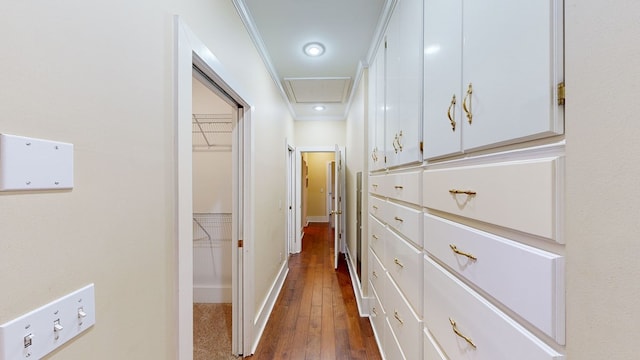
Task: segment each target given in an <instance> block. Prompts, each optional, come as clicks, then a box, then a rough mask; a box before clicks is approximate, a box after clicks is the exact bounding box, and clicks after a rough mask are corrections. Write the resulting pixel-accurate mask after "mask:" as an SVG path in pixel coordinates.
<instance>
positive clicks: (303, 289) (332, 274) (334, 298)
mask: <svg viewBox="0 0 640 360" xmlns="http://www.w3.org/2000/svg"><path fill="white" fill-rule="evenodd" d="M332 254H333V233H332V231H331V229H330V228H329V226H328V224H326V223H311V224H310V225H309V226H308V227H306V228H305V235H304V239H303V242H302V252H301V253H299V254H296V255H292V256H291V257H290V258H289V275H288V276H287V279H286V281H285V283H284V285H283V288H282V291H281V293H280V296H279V297H278V300H277V302H276V305H275V307H274V309H273V312H272V313H271V316H270V318H269V321H268V322H267V326H266V328H265V331H264V334H263V335H262V339H261V341H260V343H259V345H258V348H257V349H256V352H255V354H254V356H252V357H250V358H251V359H256V360H263V359H296V360H298V359H380V353H379V351H378V347H377V345H376V342H375V338H374V336H373V331H372V329H371V325H370V323H369V320H368V319H367V318H361V317H360V316H359V314H358V307H357V304H356V300H355V296H354V293H353V288H352V286H351V279H350V277H349V270H348V268H347V264H346V262H345V259H344V257H342V258H341V259H340V261H339V264H338V269H337V270H334V269H333V266H332V265H333V261H332Z"/></svg>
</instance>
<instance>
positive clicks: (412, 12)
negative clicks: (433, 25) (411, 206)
mask: <svg viewBox="0 0 640 360" xmlns="http://www.w3.org/2000/svg"><path fill="white" fill-rule="evenodd" d="M422 22H423V6H422V0H398V3H397V5H396V8H395V9H394V12H393V15H392V16H391V19H390V21H389V26H388V28H387V41H386V45H387V49H386V50H387V57H386V67H387V74H386V75H387V77H386V80H387V88H386V89H387V93H386V99H387V104H386V105H387V117H386V123H387V125H386V133H387V134H386V138H387V144H386V145H387V153H388V156H387V165H388V166H400V165H405V164H410V163H415V162H421V161H422V151H421V142H422V68H423V62H422V60H423V48H424V43H423V29H422Z"/></svg>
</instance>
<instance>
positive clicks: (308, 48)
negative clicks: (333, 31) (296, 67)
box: [303, 42, 324, 56]
mask: <svg viewBox="0 0 640 360" xmlns="http://www.w3.org/2000/svg"><path fill="white" fill-rule="evenodd" d="M303 49H304V53H305V54H307V55H309V56H320V55H322V54H324V45H322V44H320V43H319V42H312V43H308V44H307V45H305V46H304V47H303Z"/></svg>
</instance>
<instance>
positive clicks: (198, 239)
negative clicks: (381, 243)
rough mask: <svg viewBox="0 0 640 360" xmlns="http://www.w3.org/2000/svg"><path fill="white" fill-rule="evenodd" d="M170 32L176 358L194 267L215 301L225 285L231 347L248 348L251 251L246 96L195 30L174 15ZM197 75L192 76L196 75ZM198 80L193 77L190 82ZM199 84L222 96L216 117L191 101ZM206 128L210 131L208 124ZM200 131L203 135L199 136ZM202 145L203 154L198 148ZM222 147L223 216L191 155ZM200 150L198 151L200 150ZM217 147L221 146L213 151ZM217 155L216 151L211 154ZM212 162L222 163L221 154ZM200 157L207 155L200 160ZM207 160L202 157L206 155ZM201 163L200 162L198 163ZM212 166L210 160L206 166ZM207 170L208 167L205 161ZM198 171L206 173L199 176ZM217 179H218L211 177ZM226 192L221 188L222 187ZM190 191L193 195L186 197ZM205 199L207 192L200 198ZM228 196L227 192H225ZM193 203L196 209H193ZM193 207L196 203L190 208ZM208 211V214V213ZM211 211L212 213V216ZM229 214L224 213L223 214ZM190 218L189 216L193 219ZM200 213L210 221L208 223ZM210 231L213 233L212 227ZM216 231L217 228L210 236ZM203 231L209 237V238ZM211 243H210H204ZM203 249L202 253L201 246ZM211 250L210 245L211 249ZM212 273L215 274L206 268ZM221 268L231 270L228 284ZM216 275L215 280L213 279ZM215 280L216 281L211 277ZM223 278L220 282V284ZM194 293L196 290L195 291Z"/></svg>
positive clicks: (188, 339)
mask: <svg viewBox="0 0 640 360" xmlns="http://www.w3.org/2000/svg"><path fill="white" fill-rule="evenodd" d="M174 21H175V30H176V33H175V36H176V40H177V41H176V62H175V64H176V69H175V71H176V93H175V96H176V120H175V121H176V123H175V133H176V142H175V154H174V156H175V164H174V172H175V183H176V206H175V207H174V209H175V219H176V225H175V226H176V238H177V271H178V274H177V288H178V289H177V290H178V291H177V295H176V296H177V307H178V309H177V310H178V319H177V321H178V329H177V334H178V338H177V343H178V344H177V345H178V346H177V349H178V354H177V358H179V359H184V360H189V359H193V356H194V346H193V341H194V337H193V335H194V334H193V325H194V321H193V315H194V292H195V289H194V284H195V285H200V284H199V282H195V283H194V275H197V276H200V275H202V274H205V273H206V275H207V276H209V277H210V278H209V279H208V280H210V281H211V283H210V286H209V287H208V288H207V286H204V287H203V288H204V289H201V290H202V291H203V292H205V293H207V294H208V295H207V296H212V297H213V299H214V300H215V301H227V300H228V298H229V293H230V297H231V304H232V306H231V307H232V309H231V323H232V329H231V334H230V336H231V352H230V353H229V355H230V356H231V354H234V355H245V356H246V355H250V354H251V349H252V345H253V339H252V336H253V328H252V324H253V322H252V316H250V315H249V316H248V315H247V314H253V309H254V301H253V291H252V289H253V287H252V286H253V285H252V281H253V257H252V251H250V250H251V249H252V241H251V239H252V227H251V224H252V221H251V219H252V216H251V210H250V209H251V206H249V204H250V203H251V201H252V193H251V186H249V185H250V184H249V179H250V178H251V172H250V169H251V141H250V140H251V121H250V120H251V117H250V115H251V112H250V111H249V109H251V105H250V104H251V103H250V102H248V100H247V97H246V96H245V95H246V94H245V95H243V94H242V93H241V92H239V91H238V88H237V86H233V85H232V84H234V83H235V82H234V81H233V78H231V77H230V76H229V75H228V73H227V71H226V70H225V69H224V67H223V66H222V64H221V63H220V62H219V61H218V59H217V58H216V57H215V56H214V55H213V54H212V53H211V52H210V51H209V49H208V48H207V47H206V46H205V45H204V44H203V43H202V42H201V41H200V40H199V39H198V37H196V36H195V35H194V34H193V33H192V32H191V31H190V29H189V28H188V27H187V26H186V24H184V22H182V21H181V20H180V18H179V17H177V16H176V17H175V18H174ZM196 80H197V81H196ZM198 82H199V83H200V84H199V85H198V84H197V83H198ZM200 85H202V86H204V87H206V88H207V89H208V90H210V91H211V92H213V93H214V94H215V95H217V96H218V98H219V99H218V100H222V101H223V102H225V103H226V104H227V108H226V109H225V110H229V109H230V111H223V112H222V113H224V114H217V115H224V116H223V119H220V118H217V117H216V116H209V115H211V114H212V113H216V112H217V110H216V111H214V110H211V112H212V113H209V111H210V110H205V111H202V112H200V111H199V110H196V109H195V107H194V103H195V101H196V99H195V98H194V97H196V96H198V95H197V94H194V91H195V90H194V87H196V86H200ZM207 122H211V123H216V122H222V123H225V122H226V123H227V124H222V125H221V124H216V125H211V126H230V127H231V131H230V133H229V132H228V131H225V134H224V136H230V142H228V139H227V142H226V143H224V142H220V141H219V140H220V139H217V140H216V139H215V137H216V136H218V135H223V134H218V135H214V134H211V133H208V131H207V126H210V124H209V125H207ZM194 129H197V130H198V131H200V133H199V135H200V136H202V137H204V138H202V139H201V141H203V142H204V144H206V145H204V144H203V143H202V142H199V141H200V140H195V139H194V137H195V136H194V135H195V134H194ZM212 131H213V132H214V133H215V131H214V130H212ZM205 138H206V139H205ZM200 152H206V153H207V155H206V156H205V155H204V154H200ZM216 152H220V153H224V154H225V156H228V157H229V158H226V161H227V162H230V164H231V171H230V172H229V173H227V179H226V181H227V182H228V183H230V184H231V185H230V186H231V191H230V201H229V203H230V208H231V210H230V212H229V213H227V214H230V215H227V216H223V214H224V213H225V212H227V211H229V210H228V209H229V203H227V204H226V205H224V206H223V205H222V204H221V203H217V201H222V200H220V198H217V195H212V192H214V191H212V187H211V186H210V184H209V185H208V186H206V190H207V191H205V192H204V195H203V194H202V193H196V192H200V191H201V190H199V189H198V188H199V185H198V184H197V183H195V182H196V181H199V180H198V179H197V178H198V177H200V176H201V175H200V174H198V175H195V174H194V170H197V167H198V166H197V165H196V163H199V162H201V161H200V160H202V159H200V158H203V157H211V156H212V155H213V153H216ZM201 155H202V156H201ZM217 155H221V154H217ZM218 160H220V159H218ZM220 161H221V162H220V163H219V165H221V164H222V162H223V160H220ZM204 163H207V161H204ZM209 165H210V163H209ZM205 168H207V167H206V166H205ZM214 168H215V166H214ZM208 169H209V170H211V167H209V168H208ZM205 177H206V176H205ZM218 180H219V181H223V180H221V179H218ZM226 191H227V192H228V193H227V195H228V194H229V190H226ZM194 195H196V196H197V199H194ZM204 199H208V200H206V201H205V200H204ZM227 200H228V198H227ZM199 209H204V211H203V212H202V216H200V215H201V214H200V211H199ZM194 210H197V211H194ZM212 215H216V216H212ZM213 218H215V220H214V219H213ZM229 218H230V221H229ZM196 220H197V221H196ZM207 221H212V222H213V223H215V222H216V221H219V224H218V225H215V224H214V225H208V224H206V222H207ZM229 228H230V234H231V235H230V241H227V243H228V251H229V252H230V253H226V254H225V253H224V252H225V250H224V238H225V237H227V238H228V237H229ZM216 232H218V233H219V234H216ZM218 235H219V236H218ZM216 237H220V238H223V239H222V241H220V242H219V244H218V245H220V249H215V247H210V246H209V244H213V245H214V246H215V245H216V242H217V240H219V239H216ZM210 238H211V240H209V239H210ZM196 243H200V244H206V246H203V248H204V249H205V250H204V251H203V252H204V253H205V254H199V252H201V251H200V250H196V251H194V247H195V246H194V245H196ZM212 249H213V250H212ZM207 251H208V252H209V253H210V254H206V253H207ZM212 251H213V252H212ZM217 251H218V252H220V254H222V255H223V256H222V258H219V257H217V256H216V254H215V253H216V252H217ZM200 256H202V257H203V258H204V259H206V260H208V262H206V261H205V264H204V265H202V267H203V268H204V269H206V271H204V270H203V271H202V274H200V270H196V269H194V262H196V261H195V260H197V259H196V257H200ZM229 259H230V271H229V272H227V273H224V271H226V270H223V268H224V264H228V263H229ZM216 272H217V273H218V275H220V276H217V275H216V276H217V277H213V276H211V274H212V273H216ZM229 273H230V277H231V281H230V283H231V284H230V287H229V285H228V284H229V279H228V277H229ZM216 279H217V280H216ZM214 280H215V281H218V280H220V281H219V282H220V284H215V281H214ZM221 284H223V285H221ZM200 295H201V294H198V296H200Z"/></svg>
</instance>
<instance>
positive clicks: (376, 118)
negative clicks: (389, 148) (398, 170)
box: [369, 44, 385, 171]
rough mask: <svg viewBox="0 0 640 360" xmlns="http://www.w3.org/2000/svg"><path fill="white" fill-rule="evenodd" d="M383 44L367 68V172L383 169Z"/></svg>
mask: <svg viewBox="0 0 640 360" xmlns="http://www.w3.org/2000/svg"><path fill="white" fill-rule="evenodd" d="M384 57H385V52H384V44H383V47H382V48H381V49H379V50H378V52H377V55H376V57H375V59H374V61H373V63H372V64H371V65H370V66H369V150H370V153H369V170H371V171H375V170H380V169H384V168H385V157H384V156H385V144H384V143H385V141H384V139H385V136H384V117H385V112H384V110H385V105H384V104H385V99H384V86H385V85H384V81H385V80H384V72H385V63H384Z"/></svg>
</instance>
